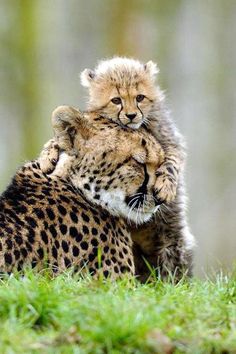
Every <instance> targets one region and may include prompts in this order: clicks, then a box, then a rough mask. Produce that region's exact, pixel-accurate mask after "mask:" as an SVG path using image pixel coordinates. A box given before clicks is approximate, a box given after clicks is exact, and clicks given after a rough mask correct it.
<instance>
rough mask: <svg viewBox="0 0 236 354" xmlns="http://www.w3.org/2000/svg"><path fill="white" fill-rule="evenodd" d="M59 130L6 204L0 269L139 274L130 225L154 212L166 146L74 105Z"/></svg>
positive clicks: (61, 112) (57, 119) (0, 213)
mask: <svg viewBox="0 0 236 354" xmlns="http://www.w3.org/2000/svg"><path fill="white" fill-rule="evenodd" d="M53 127H54V131H55V138H54V140H53V141H50V142H49V144H47V145H46V146H45V149H44V150H43V152H42V154H41V156H40V158H39V160H36V161H33V162H29V163H26V164H25V165H24V166H23V167H21V168H20V169H19V170H18V171H17V172H16V174H15V176H14V178H13V179H12V181H11V183H10V185H9V186H8V188H7V189H6V191H5V192H4V193H3V194H2V196H1V198H0V271H1V272H8V273H10V272H12V271H13V270H14V269H17V270H21V269H23V268H24V267H25V266H26V265H31V266H32V267H37V268H38V269H41V268H43V267H45V264H46V265H47V266H49V267H51V268H52V269H53V271H54V272H61V271H63V270H65V269H67V268H69V267H71V266H73V267H74V269H75V271H77V270H79V271H83V270H85V271H88V272H90V273H91V274H92V275H94V276H98V275H99V274H101V273H102V274H103V276H104V277H111V278H112V279H115V278H117V277H120V276H121V275H122V274H123V273H128V274H130V275H133V274H134V272H135V269H134V260H133V250H132V240H131V235H130V231H129V229H128V226H127V222H125V221H124V219H125V218H126V219H127V216H128V217H129V219H130V221H132V222H135V223H136V221H138V222H144V221H147V220H149V219H150V218H151V217H152V215H153V214H154V213H155V210H156V208H157V206H156V203H155V199H154V197H153V188H154V183H155V170H156V169H157V168H158V165H160V164H161V163H162V162H163V158H164V153H163V150H162V148H161V147H160V145H159V144H158V143H157V142H156V141H155V139H154V138H152V137H150V134H148V133H147V132H146V131H145V130H140V131H139V132H136V131H133V130H130V131H129V130H127V129H123V128H121V127H120V126H118V125H117V124H115V123H112V122H108V121H107V120H106V119H102V118H101V117H99V116H98V115H96V114H89V115H87V114H82V113H80V112H78V111H76V110H74V109H72V108H69V107H59V108H58V109H57V110H56V111H55V112H54V114H53ZM128 138H129V140H128V141H129V143H128V144H127V143H126V142H127V139H128ZM58 147H59V149H60V156H59V160H58V161H57V157H58V156H57V154H58ZM55 152H56V153H55ZM55 164H56V166H55ZM42 165H44V168H46V169H48V170H53V172H52V173H51V174H46V173H44V171H43V170H42V168H41V166H42ZM49 167H50V168H49ZM51 167H52V168H51ZM137 201H138V203H136V202H137Z"/></svg>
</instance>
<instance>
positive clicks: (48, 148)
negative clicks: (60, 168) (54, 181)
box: [38, 139, 59, 174]
mask: <svg viewBox="0 0 236 354" xmlns="http://www.w3.org/2000/svg"><path fill="white" fill-rule="evenodd" d="M58 158H59V145H58V143H57V141H56V140H55V139H50V140H49V141H48V142H47V143H46V144H45V145H44V147H43V150H42V151H41V153H40V155H39V157H38V163H39V166H40V169H41V170H42V172H43V173H46V174H50V173H52V172H53V171H54V169H55V167H56V164H57V162H58Z"/></svg>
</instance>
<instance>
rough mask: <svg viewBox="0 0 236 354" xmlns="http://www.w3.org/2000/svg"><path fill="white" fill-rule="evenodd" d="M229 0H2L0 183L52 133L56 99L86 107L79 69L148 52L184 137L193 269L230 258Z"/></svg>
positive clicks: (233, 227) (235, 65) (235, 31)
mask: <svg viewBox="0 0 236 354" xmlns="http://www.w3.org/2000/svg"><path fill="white" fill-rule="evenodd" d="M235 38H236V1H235V0H232V1H231V0H227V1H226V0H208V1H206V0H198V1H195V0H173V1H171V0H167V1H161V0H160V1H157V0H127V1H125V0H119V1H118V0H88V1H83V0H1V1H0V87H1V95H0V120H1V122H0V123H1V124H0V168H1V173H0V187H1V190H3V189H4V188H5V186H6V184H7V182H8V181H9V178H10V176H11V175H12V174H13V173H14V171H15V169H16V167H17V166H18V165H20V164H22V163H23V162H24V161H25V160H26V159H30V158H33V157H35V156H37V154H38V153H39V152H40V150H41V148H42V145H43V144H44V143H45V142H46V141H47V139H49V138H50V137H51V136H52V130H51V126H50V115H51V112H52V110H53V109H54V108H55V107H56V106H57V105H61V104H70V105H74V106H78V107H81V108H84V107H85V102H86V100H85V92H84V91H83V89H82V88H81V86H80V83H79V79H78V73H79V72H80V71H81V70H82V69H84V68H85V67H94V65H95V64H96V62H97V60H98V59H101V58H106V57H110V56H113V55H127V56H132V57H136V58H139V59H140V60H142V61H148V60H150V59H152V60H154V61H156V62H157V63H158V65H159V67H160V70H161V72H160V75H159V83H160V85H161V87H162V88H164V89H166V92H167V99H168V101H169V105H170V107H171V110H172V112H173V117H174V119H175V120H176V122H177V125H178V126H179V128H180V130H181V132H182V133H183V134H184V135H185V137H186V140H187V143H188V151H189V154H188V163H187V171H186V177H187V189H188V194H189V212H188V214H189V221H190V225H191V228H192V231H193V233H194V235H195V236H196V239H197V242H198V247H197V249H196V259H195V263H196V272H197V274H200V275H202V274H204V273H207V272H209V271H211V270H212V269H217V268H220V267H222V266H223V267H231V266H232V263H233V261H234V259H235V257H236V213H235V198H236V181H235V180H236V179H235V176H236V117H235V112H236V90H235V82H236V46H235Z"/></svg>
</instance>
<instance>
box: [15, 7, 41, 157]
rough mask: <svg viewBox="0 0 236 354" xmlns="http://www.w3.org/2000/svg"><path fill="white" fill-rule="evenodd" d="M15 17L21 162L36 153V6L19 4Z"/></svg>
mask: <svg viewBox="0 0 236 354" xmlns="http://www.w3.org/2000/svg"><path fill="white" fill-rule="evenodd" d="M17 14H18V21H19V22H18V29H17V30H18V33H17V34H16V45H17V48H18V61H19V67H20V70H21V75H20V78H21V79H20V82H19V87H18V89H19V91H20V92H19V93H20V98H21V102H20V105H21V114H22V117H21V119H22V141H23V151H22V153H23V156H24V158H27V159H28V158H32V157H35V154H36V152H37V150H38V149H37V146H38V144H37V143H38V121H39V116H38V112H39V107H38V102H39V98H38V93H39V89H38V84H39V82H38V81H39V80H38V77H37V76H38V75H37V74H38V68H37V55H36V54H37V53H36V48H37V43H36V40H37V38H36V26H35V22H36V21H35V16H36V2H35V1H32V0H24V1H20V6H19V7H18V12H17Z"/></svg>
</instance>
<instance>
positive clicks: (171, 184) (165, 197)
mask: <svg viewBox="0 0 236 354" xmlns="http://www.w3.org/2000/svg"><path fill="white" fill-rule="evenodd" d="M156 175H157V179H156V183H155V186H154V190H155V197H156V200H157V202H158V203H159V204H162V203H170V202H172V201H173V200H174V199H175V197H176V190H177V181H176V179H175V178H174V176H173V175H172V174H170V173H169V172H168V170H167V169H166V168H165V167H164V168H162V167H161V168H159V169H158V170H157V172H156Z"/></svg>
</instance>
